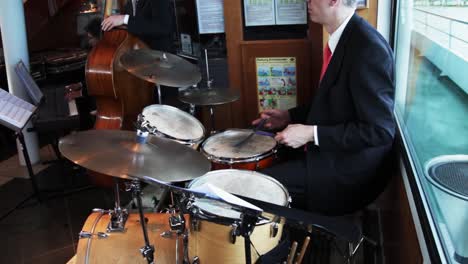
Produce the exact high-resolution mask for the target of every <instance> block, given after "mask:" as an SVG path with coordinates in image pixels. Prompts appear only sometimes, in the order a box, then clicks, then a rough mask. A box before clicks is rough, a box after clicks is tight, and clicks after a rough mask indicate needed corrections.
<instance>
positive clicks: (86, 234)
mask: <svg viewBox="0 0 468 264" xmlns="http://www.w3.org/2000/svg"><path fill="white" fill-rule="evenodd" d="M78 237H79V238H80V239H82V238H91V237H93V233H91V232H87V231H83V230H81V231H80V233H79V234H78Z"/></svg>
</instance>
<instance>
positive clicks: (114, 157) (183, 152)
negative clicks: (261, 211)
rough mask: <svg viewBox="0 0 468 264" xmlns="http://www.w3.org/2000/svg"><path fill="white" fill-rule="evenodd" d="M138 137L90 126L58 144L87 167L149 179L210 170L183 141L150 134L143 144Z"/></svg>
mask: <svg viewBox="0 0 468 264" xmlns="http://www.w3.org/2000/svg"><path fill="white" fill-rule="evenodd" d="M135 139H136V132H132V131H123V130H89V131H82V132H77V133H73V134H70V135H68V136H66V137H64V138H62V139H61V140H60V142H59V148H60V152H61V153H62V154H63V155H64V156H65V157H66V158H68V159H69V160H71V161H73V162H74V163H76V164H78V165H80V166H83V167H84V168H87V169H90V170H93V171H96V172H99V173H102V174H105V175H110V176H115V177H119V178H124V179H134V178H137V179H140V180H143V181H146V182H149V183H151V182H159V181H162V182H179V181H187V180H192V179H194V178H197V177H199V176H201V175H203V174H205V173H206V172H208V171H209V170H210V167H211V166H210V162H209V161H208V160H207V159H206V158H205V157H204V156H203V155H202V154H200V153H199V152H197V151H195V150H193V149H191V148H189V147H187V146H185V145H183V144H179V143H177V142H174V141H171V140H168V139H163V138H159V137H156V136H151V135H150V136H148V139H147V143H144V144H140V143H137V142H136V141H135Z"/></svg>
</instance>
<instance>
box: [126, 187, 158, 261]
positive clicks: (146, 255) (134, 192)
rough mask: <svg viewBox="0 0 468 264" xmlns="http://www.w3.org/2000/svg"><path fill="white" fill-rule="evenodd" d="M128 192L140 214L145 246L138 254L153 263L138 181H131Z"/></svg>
mask: <svg viewBox="0 0 468 264" xmlns="http://www.w3.org/2000/svg"><path fill="white" fill-rule="evenodd" d="M128 187H129V188H128V190H131V191H132V195H133V198H134V199H135V198H136V200H137V206H138V213H139V214H140V224H141V229H142V231H143V237H144V239H145V245H144V246H143V247H142V248H140V252H141V254H142V255H143V257H144V258H145V259H146V260H147V261H148V263H149V264H152V263H154V246H153V245H150V242H149V238H148V231H147V228H146V221H145V215H144V214H143V203H142V201H141V185H140V181H139V180H132V182H131V183H130V186H128Z"/></svg>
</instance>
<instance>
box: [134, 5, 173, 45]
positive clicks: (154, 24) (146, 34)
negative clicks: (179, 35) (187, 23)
mask: <svg viewBox="0 0 468 264" xmlns="http://www.w3.org/2000/svg"><path fill="white" fill-rule="evenodd" d="M125 14H128V15H129V16H130V17H129V19H128V32H130V33H132V34H134V35H136V36H137V37H139V38H140V39H141V40H143V41H144V42H145V43H146V44H148V46H149V47H150V48H152V49H155V50H162V51H167V52H173V50H174V48H173V43H172V34H173V32H174V30H175V23H174V11H173V8H172V6H171V1H170V0H138V2H137V6H136V15H135V16H133V6H132V0H128V1H127V4H126V5H125Z"/></svg>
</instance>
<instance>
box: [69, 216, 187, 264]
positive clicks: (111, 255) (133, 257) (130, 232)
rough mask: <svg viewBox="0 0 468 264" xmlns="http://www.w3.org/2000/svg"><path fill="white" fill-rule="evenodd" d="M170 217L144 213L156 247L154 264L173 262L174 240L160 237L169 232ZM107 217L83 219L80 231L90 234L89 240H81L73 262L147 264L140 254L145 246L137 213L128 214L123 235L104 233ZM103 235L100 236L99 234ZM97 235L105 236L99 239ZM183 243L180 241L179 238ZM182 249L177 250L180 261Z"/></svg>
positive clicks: (173, 237)
mask: <svg viewBox="0 0 468 264" xmlns="http://www.w3.org/2000/svg"><path fill="white" fill-rule="evenodd" d="M169 217H170V214H158V213H145V218H146V219H148V221H147V228H148V238H149V241H150V244H151V245H153V246H155V253H154V260H155V263H174V262H175V259H176V255H175V248H176V237H177V236H175V235H173V236H172V237H169V238H164V237H162V236H161V233H162V232H165V231H168V230H170V228H169ZM109 221H110V216H109V214H103V213H92V214H91V215H90V216H89V217H88V219H87V220H86V222H85V224H84V226H83V229H82V231H85V232H90V233H91V234H92V236H91V237H89V238H81V239H80V240H79V242H78V247H77V249H76V263H86V264H87V263H99V264H102V263H109V264H110V263H112V264H114V263H141V264H147V263H148V262H147V261H146V259H144V258H143V256H142V254H141V253H140V248H142V247H143V246H144V245H145V240H144V238H143V231H142V229H141V225H140V216H139V214H129V215H128V219H127V223H126V225H125V228H126V230H125V232H112V233H106V229H107V224H108V223H109ZM99 232H102V233H99ZM99 234H107V237H101V236H99ZM179 245H183V244H182V238H180V239H179ZM182 248H183V246H180V247H179V249H180V250H179V259H182V257H183V252H182Z"/></svg>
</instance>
